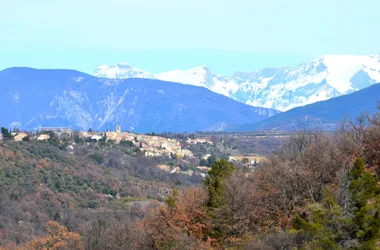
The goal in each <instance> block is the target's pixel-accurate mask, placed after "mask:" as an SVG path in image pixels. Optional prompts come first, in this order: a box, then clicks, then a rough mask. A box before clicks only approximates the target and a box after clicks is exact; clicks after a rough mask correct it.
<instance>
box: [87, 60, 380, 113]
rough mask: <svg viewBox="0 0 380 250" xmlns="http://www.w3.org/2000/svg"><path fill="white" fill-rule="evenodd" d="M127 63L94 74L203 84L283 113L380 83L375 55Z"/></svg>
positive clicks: (378, 66) (379, 65) (101, 69)
mask: <svg viewBox="0 0 380 250" xmlns="http://www.w3.org/2000/svg"><path fill="white" fill-rule="evenodd" d="M126 65H127V64H115V65H108V66H107V65H103V66H100V67H98V68H97V69H96V70H95V71H94V75H95V76H98V77H106V78H120V79H126V78H136V77H138V78H150V79H160V80H165V81H171V82H179V83H183V84H189V85H194V86H201V87H205V88H207V89H209V90H211V91H213V92H215V93H218V94H222V95H225V96H228V97H230V98H232V99H234V100H236V101H239V102H242V103H245V104H248V105H252V106H256V107H265V108H271V109H277V110H281V111H286V110H289V109H292V108H295V107H299V106H304V105H307V104H311V103H315V102H318V101H324V100H328V99H330V98H333V97H337V96H340V95H345V94H349V93H352V92H354V91H357V90H360V89H363V88H365V87H368V86H370V85H372V84H374V83H376V82H380V55H373V56H355V55H327V56H322V57H320V58H317V59H315V60H313V61H312V62H308V63H303V64H300V65H298V66H297V67H278V68H267V69H262V70H260V71H257V72H251V73H246V72H236V73H234V74H233V75H232V76H222V75H218V74H215V73H213V72H212V71H211V69H209V68H208V67H207V66H200V67H196V68H193V69H190V70H173V71H169V72H164V73H159V74H152V73H148V72H144V71H142V70H140V69H136V68H134V67H132V66H130V65H127V66H126Z"/></svg>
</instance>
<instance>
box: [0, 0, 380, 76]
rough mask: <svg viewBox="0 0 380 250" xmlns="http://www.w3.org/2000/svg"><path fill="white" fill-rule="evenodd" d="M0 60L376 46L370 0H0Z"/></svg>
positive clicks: (148, 61) (255, 64) (82, 65)
mask: <svg viewBox="0 0 380 250" xmlns="http://www.w3.org/2000/svg"><path fill="white" fill-rule="evenodd" d="M0 2H1V4H0V69H4V68H7V67H12V66H30V67H37V68H72V69H78V70H81V71H84V72H88V73H92V71H93V69H94V68H95V67H96V66H98V65H100V64H109V63H117V62H128V63H130V64H133V65H135V66H137V67H139V68H141V69H144V70H147V71H152V72H159V71H164V70H170V69H186V68H190V67H193V66H196V65H203V64H206V65H208V66H210V67H211V69H212V70H213V71H215V72H217V73H222V74H231V73H232V72H234V71H237V70H242V71H253V70H257V69H259V68H262V67H268V66H278V65H296V64H298V63H301V62H303V61H308V60H311V59H313V58H314V57H318V56H321V55H324V54H375V53H380V32H378V25H379V24H380V15H379V14H378V10H379V9H380V1H376V0H361V1H359V0H318V1H305V0H245V1H243V0H234V1H225V0H218V1H215V0H191V1H188V0H60V1H58V0H33V1H29V0H17V1H15V0H0Z"/></svg>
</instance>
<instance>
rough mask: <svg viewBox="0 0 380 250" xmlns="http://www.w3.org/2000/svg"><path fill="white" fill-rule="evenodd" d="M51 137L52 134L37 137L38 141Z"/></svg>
mask: <svg viewBox="0 0 380 250" xmlns="http://www.w3.org/2000/svg"><path fill="white" fill-rule="evenodd" d="M49 139H50V135H48V134H42V135H39V136H38V137H37V141H47V140H49Z"/></svg>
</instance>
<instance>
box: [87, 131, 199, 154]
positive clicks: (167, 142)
mask: <svg viewBox="0 0 380 250" xmlns="http://www.w3.org/2000/svg"><path fill="white" fill-rule="evenodd" d="M79 137H80V138H83V139H91V140H96V141H99V140H102V139H105V140H106V141H114V142H115V143H117V144H118V143H120V142H123V141H124V142H125V141H129V142H131V143H133V144H134V145H135V146H136V147H139V148H140V149H141V150H142V151H143V152H144V153H145V156H147V157H153V156H169V157H173V156H176V157H194V156H193V153H192V152H191V151H190V150H187V149H183V148H182V147H181V143H180V142H179V141H177V140H175V139H168V138H164V137H160V136H153V135H144V134H134V133H129V132H121V128H120V126H117V127H116V131H107V132H105V133H102V132H80V133H79Z"/></svg>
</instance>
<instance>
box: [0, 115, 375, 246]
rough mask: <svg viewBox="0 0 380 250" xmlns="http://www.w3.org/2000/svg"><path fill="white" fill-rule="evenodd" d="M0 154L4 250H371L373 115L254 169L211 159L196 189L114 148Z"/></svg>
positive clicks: (302, 137)
mask: <svg viewBox="0 0 380 250" xmlns="http://www.w3.org/2000/svg"><path fill="white" fill-rule="evenodd" d="M0 149H1V150H0V153H1V172H0V185H1V202H0V216H1V217H0V223H1V224H0V240H1V244H2V245H3V246H4V249H99V250H100V249H378V248H379V247H380V234H379V233H380V218H379V213H380V188H379V184H378V182H379V179H378V175H379V174H380V113H378V114H375V115H374V116H373V117H364V116H363V117H361V118H359V119H358V120H357V121H355V122H343V123H342V126H341V128H340V129H339V130H338V131H337V132H336V133H335V134H334V135H331V134H330V135H326V134H323V133H322V132H313V133H309V132H302V133H299V134H297V135H295V136H293V137H291V138H290V139H289V140H288V141H287V142H286V143H284V144H283V145H282V146H281V147H280V148H279V149H278V150H277V151H276V152H275V153H274V154H272V155H271V156H269V157H268V159H267V160H266V161H264V162H263V163H262V164H260V165H259V166H257V167H256V168H255V169H254V170H253V171H252V170H250V169H246V168H244V167H240V166H234V165H232V164H231V163H230V162H228V161H227V160H224V159H220V160H217V161H215V162H214V163H213V165H212V168H211V170H210V171H209V173H208V175H207V177H206V178H205V179H204V180H203V181H202V184H197V183H200V182H199V180H192V179H191V177H186V178H188V179H181V178H185V177H180V176H177V177H173V176H169V175H168V176H165V175H163V173H162V172H160V171H158V170H154V168H153V167H152V168H151V167H149V166H150V163H149V162H150V161H151V160H149V159H147V158H144V157H141V159H139V160H137V159H138V158H130V157H131V156H130V155H129V153H127V151H125V152H123V151H122V146H116V145H115V146H112V147H103V148H96V149H94V150H88V149H86V147H83V148H82V147H80V148H78V149H77V151H78V150H79V152H73V154H66V153H64V152H63V153H62V152H61V151H54V152H52V151H51V150H53V149H52V148H51V146H49V145H44V146H41V145H39V144H35V145H34V144H27V146H25V144H22V143H21V144H15V143H4V144H1V147H0ZM55 149H56V148H55V147H54V150H55ZM86 150H88V151H86ZM83 151H85V152H83ZM132 151H133V150H132ZM59 152H61V153H59ZM100 152H102V153H101V154H100ZM115 152H120V154H118V155H117V156H115V155H113V154H114V153H115ZM96 154H99V155H97V156H96ZM89 159H90V160H89ZM122 159H123V160H124V161H121V160H122ZM132 159H133V160H132ZM113 160H116V161H118V160H120V161H121V162H119V164H117V163H112V164H111V163H110V161H111V162H112V161H113ZM155 171H157V172H155ZM136 176H138V177H139V178H141V179H142V180H144V181H147V182H149V181H150V184H151V185H157V183H158V182H160V181H162V180H165V181H166V182H167V183H171V185H172V186H176V187H177V188H174V190H173V192H172V194H171V195H169V196H168V197H167V198H166V199H162V197H161V198H160V197H159V196H157V194H156V195H155V194H154V193H152V192H151V193H150V194H149V191H146V192H145V193H144V192H143V191H141V190H138V189H136V188H135V187H132V186H129V185H127V183H128V181H129V182H131V181H132V182H133V181H137V180H138V178H137V177H136ZM141 179H140V181H141ZM176 184H177V185H176ZM116 196H120V198H116ZM123 197H124V198H123ZM132 197H133V198H132ZM138 197H139V198H138ZM126 204H127V205H126ZM128 204H133V206H135V207H133V208H132V207H131V206H130V205H128ZM143 204H145V205H143Z"/></svg>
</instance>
